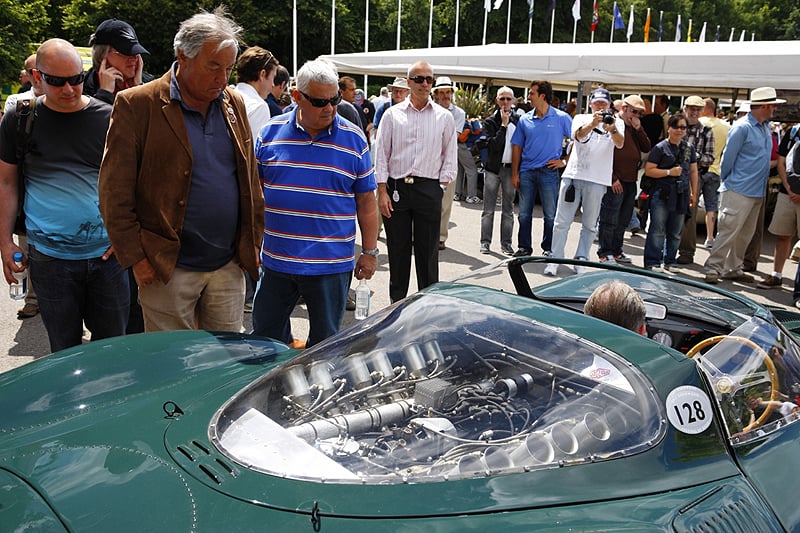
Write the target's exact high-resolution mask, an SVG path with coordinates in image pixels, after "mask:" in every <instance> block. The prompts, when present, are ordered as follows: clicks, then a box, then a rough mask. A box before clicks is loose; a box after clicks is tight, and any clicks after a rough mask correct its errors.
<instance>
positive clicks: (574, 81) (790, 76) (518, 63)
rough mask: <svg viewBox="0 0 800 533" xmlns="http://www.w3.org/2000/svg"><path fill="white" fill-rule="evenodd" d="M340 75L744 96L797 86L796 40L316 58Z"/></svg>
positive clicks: (491, 47)
mask: <svg viewBox="0 0 800 533" xmlns="http://www.w3.org/2000/svg"><path fill="white" fill-rule="evenodd" d="M322 57H323V58H327V59H329V60H331V61H333V62H334V63H335V64H336V65H337V67H338V69H339V71H340V72H341V73H349V74H368V75H370V76H386V77H394V76H405V75H406V72H407V69H408V67H409V65H411V64H412V63H414V62H415V61H418V60H426V61H428V62H429V63H430V64H431V65H432V66H433V69H434V74H435V75H437V76H441V75H446V76H450V77H451V78H453V79H454V80H456V81H461V82H472V83H482V84H485V85H503V84H506V85H511V86H516V87H526V86H527V84H528V83H530V81H532V80H536V79H541V80H549V81H550V82H552V83H553V85H554V86H555V87H556V88H558V89H561V90H570V91H577V90H578V84H579V83H583V84H584V87H583V91H584V93H586V92H588V90H589V88H588V87H589V86H590V85H592V84H595V85H596V84H602V85H604V86H605V87H607V88H609V89H610V90H611V91H612V92H614V93H628V94H630V93H634V92H636V93H643V94H660V93H666V94H679V95H687V94H699V95H702V96H712V97H722V98H734V99H735V98H737V97H738V98H747V95H748V90H749V89H753V88H756V87H762V86H767V85H768V86H772V87H775V88H777V89H788V90H800V41H747V42H739V41H736V42H704V43H698V42H690V43H687V42H656V43H577V44H572V43H557V44H545V43H535V44H487V45H485V46H460V47H451V48H418V49H412V50H391V51H384V52H364V53H354V54H335V55H328V56H322Z"/></svg>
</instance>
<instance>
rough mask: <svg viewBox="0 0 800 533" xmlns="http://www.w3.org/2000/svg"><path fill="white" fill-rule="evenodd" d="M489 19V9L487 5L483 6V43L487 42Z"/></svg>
mask: <svg viewBox="0 0 800 533" xmlns="http://www.w3.org/2000/svg"><path fill="white" fill-rule="evenodd" d="M488 20H489V10H488V9H486V6H485V5H484V7H483V40H482V41H481V44H484V45H485V44H486V22H487V21H488Z"/></svg>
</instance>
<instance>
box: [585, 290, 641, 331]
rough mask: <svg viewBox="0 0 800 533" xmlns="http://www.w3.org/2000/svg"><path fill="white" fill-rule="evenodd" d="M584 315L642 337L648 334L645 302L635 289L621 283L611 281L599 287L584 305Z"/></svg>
mask: <svg viewBox="0 0 800 533" xmlns="http://www.w3.org/2000/svg"><path fill="white" fill-rule="evenodd" d="M583 313H584V314H585V315H589V316H593V317H595V318H601V319H603V320H605V321H606V322H611V323H612V324H616V325H618V326H622V327H623V328H627V329H629V330H631V331H635V332H636V333H638V334H640V335H646V334H647V328H646V326H645V313H646V311H645V308H644V301H642V297H641V296H639V294H638V293H637V292H636V291H635V290H634V289H633V287H631V286H630V285H628V284H626V283H623V282H621V281H616V280H614V281H609V282H607V283H603V284H602V285H600V286H599V287H597V288H596V289H595V290H594V292H592V294H591V296H589V298H588V299H587V300H586V303H585V304H584V305H583Z"/></svg>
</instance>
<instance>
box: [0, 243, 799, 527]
mask: <svg viewBox="0 0 800 533" xmlns="http://www.w3.org/2000/svg"><path fill="white" fill-rule="evenodd" d="M547 260H548V261H552V259H547ZM543 261H544V259H543V258H530V257H528V258H513V259H509V260H507V261H504V262H502V263H499V264H498V265H495V266H493V267H490V268H487V269H483V270H480V271H476V272H474V273H473V274H471V275H470V276H469V277H465V278H462V279H459V280H456V281H454V282H450V283H439V284H437V285H434V286H432V287H429V288H428V289H427V290H425V291H422V292H420V293H417V294H415V295H413V296H411V297H409V298H406V299H405V300H403V301H401V302H398V303H397V304H395V305H392V306H391V307H389V308H387V309H384V310H382V311H380V312H379V313H377V314H375V315H373V316H371V317H369V318H368V319H367V320H365V321H363V322H360V323H357V324H356V325H354V326H353V327H351V328H349V329H347V330H344V331H342V332H340V333H339V334H338V335H336V336H334V337H332V338H330V339H328V340H327V341H325V342H323V343H321V344H319V345H317V346H315V347H313V348H312V349H309V350H306V351H296V350H292V349H290V348H288V347H287V346H285V345H283V344H281V343H279V342H275V341H271V340H269V339H263V338H257V337H250V336H247V335H233V334H216V335H215V334H212V333H208V332H201V331H176V332H166V333H153V334H144V335H135V336H129V337H119V338H116V339H110V340H104V341H97V342H93V343H89V344H85V345H83V346H79V347H76V348H72V349H69V350H66V351H63V352H59V353H56V354H53V355H51V356H48V357H45V358H43V359H40V360H38V361H35V362H33V363H30V364H28V365H25V366H23V367H20V368H17V369H15V370H12V371H10V372H7V373H5V374H2V375H0V404H1V405H2V406H3V407H2V411H1V412H2V414H0V529H1V530H3V531H77V532H83V531H102V532H108V531H115V532H118V533H122V532H124V531H137V532H139V531H170V532H172V531H214V532H218V531H292V532H297V531H309V532H313V531H347V532H350V531H487V530H490V529H496V530H498V531H526V532H527V531H636V532H639V531H677V532H682V531H704V532H726V533H727V532H730V531H752V532H759V533H761V532H770V531H798V529H800V506H798V505H797V504H796V502H795V489H796V488H797V485H796V484H795V483H796V480H797V479H798V476H799V475H800V461H798V460H796V459H795V457H796V456H795V453H796V452H797V451H798V448H796V446H798V442H799V440H798V437H800V424H799V423H797V422H798V420H800V414H798V411H800V407H798V395H800V345H798V342H797V339H796V338H795V336H794V333H793V332H792V329H791V328H793V327H794V326H795V325H797V323H796V322H793V321H795V320H797V319H798V318H800V315H797V314H795V313H792V312H789V311H785V310H772V309H767V308H765V307H762V306H759V305H757V304H755V303H753V302H751V301H749V300H747V299H745V298H742V297H740V296H737V295H734V294H731V293H728V292H725V291H723V290H720V289H717V288H715V287H710V286H706V285H703V284H699V283H694V282H691V281H687V280H682V279H678V278H673V277H671V276H668V275H662V274H654V273H649V272H642V271H638V270H634V269H627V268H623V267H601V266H600V265H598V264H594V263H586V264H585V266H587V267H590V271H589V272H588V273H586V274H584V275H581V276H571V277H567V278H564V279H559V280H556V281H551V282H550V283H547V284H544V285H541V284H539V283H538V281H539V280H540V279H542V278H541V277H540V276H539V273H540V272H541V268H542V267H543V265H544V263H543ZM561 262H562V263H565V264H570V263H575V262H574V261H569V260H561ZM610 279H621V280H623V281H625V282H626V283H628V284H629V285H631V286H633V287H634V288H636V289H637V291H638V292H639V294H640V295H641V296H642V298H643V299H644V300H645V302H646V305H647V308H648V319H647V330H648V335H647V336H646V337H645V336H642V335H638V334H636V333H634V332H632V331H628V330H625V329H623V328H621V327H619V326H616V325H613V324H609V323H606V322H603V321H601V320H598V319H595V318H592V317H589V316H586V315H584V314H583V313H582V308H583V302H584V301H585V300H586V298H587V297H588V296H589V294H591V292H592V290H593V289H594V288H595V287H596V286H597V285H599V284H601V283H603V282H605V281H608V280H610ZM537 285H539V286H538V287H537ZM687 354H688V355H687Z"/></svg>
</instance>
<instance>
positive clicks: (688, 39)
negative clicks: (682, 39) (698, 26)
mask: <svg viewBox="0 0 800 533" xmlns="http://www.w3.org/2000/svg"><path fill="white" fill-rule="evenodd" d="M686 42H687V43H690V42H692V19H689V29H688V30H686Z"/></svg>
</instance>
